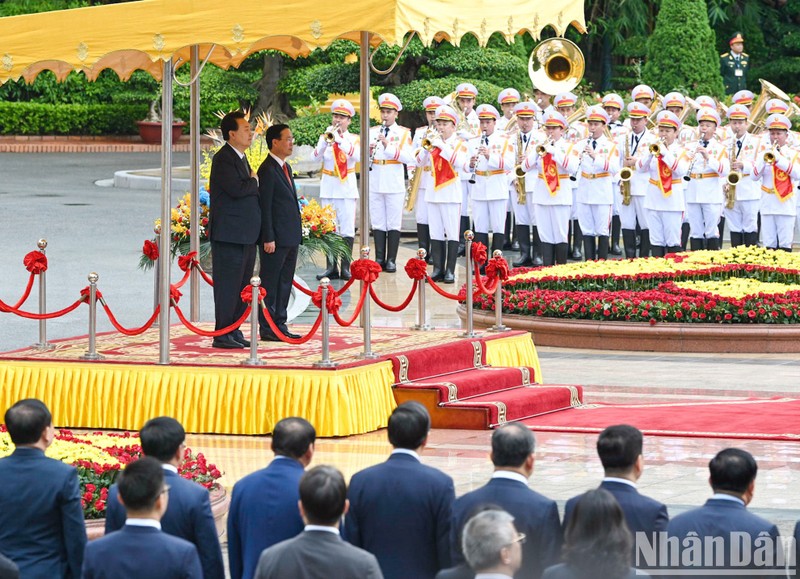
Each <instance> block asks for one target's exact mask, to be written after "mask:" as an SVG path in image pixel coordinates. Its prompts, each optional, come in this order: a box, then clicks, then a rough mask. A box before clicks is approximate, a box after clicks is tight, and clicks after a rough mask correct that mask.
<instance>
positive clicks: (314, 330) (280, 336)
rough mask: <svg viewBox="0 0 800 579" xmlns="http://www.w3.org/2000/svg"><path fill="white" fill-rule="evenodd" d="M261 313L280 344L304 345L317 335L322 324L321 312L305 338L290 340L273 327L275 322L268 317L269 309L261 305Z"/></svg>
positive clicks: (276, 327)
mask: <svg viewBox="0 0 800 579" xmlns="http://www.w3.org/2000/svg"><path fill="white" fill-rule="evenodd" d="M261 311H262V312H264V317H265V318H266V319H267V325H268V326H269V327H270V329H271V330H272V333H273V334H275V335H276V336H278V339H279V340H280V341H281V342H286V343H287V344H305V343H306V342H308V341H309V340H310V339H311V338H312V337H313V336H314V334H316V333H317V330H318V329H319V325H320V324H321V323H322V312H320V313H319V315H318V316H317V320H316V321H315V322H314V325H313V326H311V330H310V331H309V332H308V333H307V334H306V335H305V336H303V337H301V338H290V337H288V336H286V335H284V333H283V332H282V331H281V330H280V329H279V328H278V326H276V325H275V322H274V321H273V320H272V316H270V315H269V309H267V308H266V307H264V304H263V303H262V304H261Z"/></svg>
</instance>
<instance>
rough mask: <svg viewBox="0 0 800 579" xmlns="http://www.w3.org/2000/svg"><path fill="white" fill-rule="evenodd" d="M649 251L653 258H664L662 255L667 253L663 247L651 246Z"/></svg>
mask: <svg viewBox="0 0 800 579" xmlns="http://www.w3.org/2000/svg"><path fill="white" fill-rule="evenodd" d="M650 251H651V253H652V255H653V257H664V255H665V254H666V253H667V248H666V247H664V246H663V245H653V246H651V248H650Z"/></svg>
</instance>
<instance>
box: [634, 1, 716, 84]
mask: <svg viewBox="0 0 800 579" xmlns="http://www.w3.org/2000/svg"><path fill="white" fill-rule="evenodd" d="M643 77H644V78H643V80H644V82H646V83H647V84H649V85H650V86H652V87H653V88H655V89H656V90H657V91H658V92H660V93H661V94H664V93H666V92H669V91H672V90H679V91H682V92H685V93H688V94H690V95H692V96H697V95H699V94H707V95H711V96H717V97H721V96H722V95H723V94H724V92H725V90H724V87H723V84H722V76H721V74H720V70H719V54H718V53H717V48H716V37H715V35H714V31H713V30H712V29H711V26H710V25H709V22H708V8H707V5H706V2H705V1H704V0H663V2H662V3H661V10H660V11H659V13H658V17H657V18H656V26H655V29H654V30H653V34H652V36H650V38H649V39H648V41H647V62H646V63H645V65H644V70H643Z"/></svg>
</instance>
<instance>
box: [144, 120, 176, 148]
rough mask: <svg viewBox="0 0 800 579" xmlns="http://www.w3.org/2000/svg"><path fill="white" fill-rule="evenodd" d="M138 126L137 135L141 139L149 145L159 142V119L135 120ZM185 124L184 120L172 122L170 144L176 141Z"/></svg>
mask: <svg viewBox="0 0 800 579" xmlns="http://www.w3.org/2000/svg"><path fill="white" fill-rule="evenodd" d="M136 125H137V126H138V127H139V136H140V137H141V138H142V141H144V142H145V143H149V144H151V145H157V144H159V143H161V121H136ZM185 126H186V123H184V122H175V123H172V144H173V145H174V144H175V143H177V142H178V140H179V139H180V138H181V134H182V133H183V127H185Z"/></svg>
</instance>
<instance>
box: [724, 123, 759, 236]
mask: <svg viewBox="0 0 800 579" xmlns="http://www.w3.org/2000/svg"><path fill="white" fill-rule="evenodd" d="M761 141H762V137H760V136H755V135H751V134H750V133H745V134H744V135H742V138H741V139H736V138H735V137H733V138H732V139H731V140H730V141H728V143H726V145H725V149H726V150H727V151H728V157H729V159H730V161H731V163H732V162H733V161H735V160H739V161H741V162H742V164H743V168H742V171H741V173H742V178H741V179H740V180H739V183H738V184H737V185H736V202H735V203H734V205H733V209H728V208H725V218H726V220H727V223H728V229H730V230H731V231H732V232H734V233H755V232H756V231H758V209H759V206H760V205H761V186H760V184H759V183H757V182H756V181H754V180H753V179H751V178H750V176H751V175H752V174H753V164H754V162H755V159H756V151H758V149H759V148H760V144H761Z"/></svg>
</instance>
